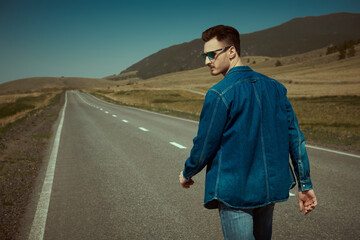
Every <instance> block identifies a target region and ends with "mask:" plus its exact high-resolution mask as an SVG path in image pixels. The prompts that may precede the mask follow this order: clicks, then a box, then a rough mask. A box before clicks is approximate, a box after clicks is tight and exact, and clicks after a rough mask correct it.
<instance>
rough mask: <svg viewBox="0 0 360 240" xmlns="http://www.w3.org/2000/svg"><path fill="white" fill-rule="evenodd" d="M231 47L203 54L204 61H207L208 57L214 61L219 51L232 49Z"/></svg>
mask: <svg viewBox="0 0 360 240" xmlns="http://www.w3.org/2000/svg"><path fill="white" fill-rule="evenodd" d="M230 47H231V46H227V47H224V48H220V49H216V50H214V51H211V52H208V53H203V54H201V56H202V57H203V59H204V61H205V60H206V57H208V58H209V59H210V60H213V59H214V58H215V56H216V52H218V51H225V50H226V49H228V48H230Z"/></svg>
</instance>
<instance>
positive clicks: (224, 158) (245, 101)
mask: <svg viewBox="0 0 360 240" xmlns="http://www.w3.org/2000/svg"><path fill="white" fill-rule="evenodd" d="M286 93H287V91H286V88H285V87H284V86H283V85H282V84H281V83H279V82H277V81H276V80H274V79H271V78H269V77H267V76H265V75H262V74H260V73H257V72H254V71H253V70H252V69H251V68H249V67H247V66H239V67H234V68H232V69H230V71H229V72H228V73H227V75H226V76H225V78H224V79H223V80H222V81H220V82H219V83H217V84H216V85H214V86H213V87H212V88H210V90H209V91H208V92H207V94H206V97H205V101H204V106H203V109H202V112H201V115H200V122H199V129H198V133H197V136H196V137H195V138H194V140H193V143H194V145H193V148H192V150H191V152H190V157H189V158H188V159H187V160H186V162H185V168H184V171H183V174H184V177H185V178H186V179H188V180H189V179H190V178H191V177H193V176H194V175H195V174H197V173H198V172H200V171H201V170H202V169H203V168H204V167H205V166H207V169H206V183H205V200H204V206H205V207H206V208H210V209H211V208H217V206H218V201H221V202H222V203H224V204H226V205H228V206H230V207H234V208H255V207H261V206H264V205H267V204H269V203H273V202H280V201H285V200H287V199H288V198H289V190H290V189H291V188H293V187H294V186H295V178H294V174H293V171H294V172H295V175H296V179H297V181H298V188H299V191H305V190H309V189H311V188H312V183H311V180H310V168H309V159H308V156H307V152H306V149H305V139H304V135H303V134H302V132H301V131H300V129H299V125H298V121H297V118H296V116H295V113H294V111H293V109H292V106H291V104H290V102H289V100H288V98H287V96H286ZM289 153H290V157H291V162H290V161H289ZM290 163H291V165H292V167H291V165H290ZM292 169H293V170H292Z"/></svg>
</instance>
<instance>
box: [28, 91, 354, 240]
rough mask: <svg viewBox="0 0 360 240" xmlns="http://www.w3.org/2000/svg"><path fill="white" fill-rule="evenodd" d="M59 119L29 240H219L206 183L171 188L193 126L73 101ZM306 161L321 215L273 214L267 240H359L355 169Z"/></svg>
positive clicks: (327, 160)
mask: <svg viewBox="0 0 360 240" xmlns="http://www.w3.org/2000/svg"><path fill="white" fill-rule="evenodd" d="M64 113H65V114H64V118H63V122H62V123H61V124H62V130H61V137H60V138H59V144H58V153H57V158H56V165H55V166H54V168H53V171H54V174H53V180H52V181H51V182H52V189H50V190H51V191H50V192H51V195H50V194H49V197H50V196H51V197H50V198H49V205H48V207H47V211H43V213H42V214H43V215H44V214H45V219H46V225H45V223H44V226H43V229H44V231H43V237H42V236H40V237H39V236H37V237H34V236H35V235H30V236H31V237H30V239H31V238H37V239H42V238H43V239H223V237H222V232H221V227H220V222H219V217H218V212H217V210H207V209H205V208H204V207H203V194H204V173H203V172H202V173H200V174H199V175H197V176H195V177H194V180H195V184H194V185H193V187H192V188H190V189H182V188H181V186H180V184H179V182H178V175H179V172H180V171H181V170H182V169H183V166H184V161H185V160H186V158H187V157H188V155H189V152H190V150H191V147H192V139H193V138H194V136H195V135H196V131H197V127H198V124H197V123H196V122H193V121H189V120H184V119H179V118H174V117H169V116H165V115H161V114H156V113H151V112H147V111H143V110H139V109H134V108H129V107H124V106H117V105H113V104H110V103H106V102H103V101H101V100H99V99H97V98H95V97H93V96H91V95H88V94H84V93H79V92H73V91H70V92H68V93H67V104H66V108H65V111H64ZM308 153H309V157H310V161H311V175H312V181H313V184H314V190H315V193H316V195H317V197H318V202H319V205H318V207H317V208H316V210H315V211H314V212H312V213H310V214H309V215H307V216H303V215H302V214H301V213H300V212H299V210H298V203H297V198H296V196H292V197H290V199H289V200H288V201H287V202H284V203H279V204H277V205H276V206H275V212H274V223H273V239H359V236H360V220H359V219H360V208H359V207H360V206H359V199H360V190H359V187H358V186H357V184H358V183H359V182H360V177H359V176H360V175H359V169H360V159H359V158H356V157H351V156H346V155H341V154H337V153H330V152H326V151H321V150H315V149H310V148H308ZM44 179H45V180H46V181H47V180H48V179H47V177H45V176H44ZM39 182H42V181H39ZM38 192H39V195H40V192H41V187H39V188H38ZM291 192H292V193H295V194H296V190H291ZM35 195H36V194H35ZM40 198H41V197H40ZM35 199H39V197H37V198H36V197H35ZM38 201H40V200H38ZM30 207H33V208H34V206H33V205H30ZM29 212H30V213H33V214H34V215H35V210H34V209H32V210H30V211H29ZM37 218H38V217H37V216H35V220H36V219H37ZM29 219H34V216H32V217H30V218H29ZM36 225H39V224H38V223H37V222H36V221H34V224H33V225H32V224H29V226H30V227H29V229H28V231H25V232H30V231H32V229H33V228H35V229H36V228H42V227H41V226H36ZM31 226H32V227H31ZM30 228H31V229H30Z"/></svg>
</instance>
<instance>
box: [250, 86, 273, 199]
mask: <svg viewBox="0 0 360 240" xmlns="http://www.w3.org/2000/svg"><path fill="white" fill-rule="evenodd" d="M252 86H253V89H254V93H255V97H256V100H257V101H258V103H259V107H260V135H261V146H262V151H263V161H264V170H265V178H266V179H265V180H266V194H267V200H268V201H270V190H269V177H268V172H267V163H266V155H265V144H264V135H263V129H262V108H261V101H260V98H259V96H258V93H257V91H256V88H255V86H254V85H252Z"/></svg>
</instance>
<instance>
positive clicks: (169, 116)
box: [85, 93, 360, 158]
mask: <svg viewBox="0 0 360 240" xmlns="http://www.w3.org/2000/svg"><path fill="white" fill-rule="evenodd" d="M85 94H88V95H90V96H91V97H93V98H95V99H97V100H98V101H101V102H104V103H106V104H111V105H115V106H120V105H117V104H113V103H109V102H105V101H103V100H101V99H99V98H97V97H95V96H94V95H91V94H89V93H85ZM123 107H127V108H131V109H135V110H139V111H142V112H147V113H152V114H155V115H160V116H164V117H168V118H173V119H178V120H183V121H187V122H193V123H197V124H199V122H198V121H194V120H190V119H186V118H179V117H174V116H171V115H166V114H162V113H157V112H151V111H148V110H145V109H141V108H135V107H129V106H123ZM306 147H309V148H313V149H317V150H321V151H326V152H332V153H337V154H341V155H346V156H350V157H355V158H360V156H359V155H356V154H350V153H345V152H340V151H335V150H331V149H327V148H321V147H316V146H311V145H307V144H306Z"/></svg>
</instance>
